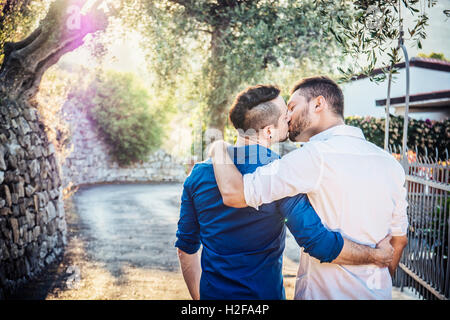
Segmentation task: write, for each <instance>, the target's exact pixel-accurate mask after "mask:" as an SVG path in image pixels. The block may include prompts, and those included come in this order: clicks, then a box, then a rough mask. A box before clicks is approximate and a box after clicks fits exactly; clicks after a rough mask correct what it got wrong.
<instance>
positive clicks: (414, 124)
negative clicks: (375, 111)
mask: <svg viewBox="0 0 450 320" xmlns="http://www.w3.org/2000/svg"><path fill="white" fill-rule="evenodd" d="M403 119H404V118H403V117H402V116H392V115H391V117H390V121H389V145H390V146H395V147H397V148H398V147H401V146H402V139H403ZM345 123H346V124H347V125H351V126H355V127H359V128H361V130H362V131H363V133H364V136H365V137H366V139H367V140H368V141H370V142H372V143H374V144H376V145H377V146H379V147H381V148H383V147H384V127H385V119H383V118H381V119H380V118H374V117H357V116H352V117H347V118H345ZM449 138H450V119H446V120H443V121H431V120H429V119H427V120H415V119H412V118H409V123H408V140H407V146H408V148H409V149H410V150H416V147H417V151H418V154H420V155H425V153H426V152H427V154H428V156H431V157H436V148H437V150H438V155H439V158H440V159H443V160H444V159H446V157H447V154H446V150H447V149H448V147H449V140H450V139H449Z"/></svg>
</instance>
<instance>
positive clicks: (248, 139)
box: [236, 135, 271, 148]
mask: <svg viewBox="0 0 450 320" xmlns="http://www.w3.org/2000/svg"><path fill="white" fill-rule="evenodd" d="M254 144H259V145H261V146H263V147H266V148H269V147H270V145H271V144H270V142H269V141H266V140H264V139H259V138H258V137H257V136H254V137H253V136H241V135H239V136H238V138H237V141H236V147H243V146H250V145H254Z"/></svg>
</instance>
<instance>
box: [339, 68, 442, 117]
mask: <svg viewBox="0 0 450 320" xmlns="http://www.w3.org/2000/svg"><path fill="white" fill-rule="evenodd" d="M387 85H388V81H387V80H386V81H384V82H382V83H380V84H376V83H374V82H371V81H370V80H369V79H368V78H364V79H360V80H355V81H351V82H349V83H346V84H343V85H342V86H341V87H342V90H343V92H344V116H346V117H348V116H373V117H378V118H379V117H384V115H385V113H384V107H377V106H376V105H375V100H379V99H386V97H387ZM449 89H450V72H444V71H437V70H430V69H425V68H418V67H415V66H413V67H411V68H410V94H417V93H426V92H431V91H440V90H449ZM405 93H406V72H405V69H404V68H403V69H400V70H399V74H397V75H396V76H395V79H393V82H392V86H391V98H395V97H400V96H404V95H405ZM391 114H394V111H393V110H392V111H391ZM411 117H414V118H416V117H418V118H420V119H425V118H427V117H429V118H430V119H431V117H433V118H435V116H434V115H433V114H432V113H430V114H426V113H420V114H418V115H414V114H411Z"/></svg>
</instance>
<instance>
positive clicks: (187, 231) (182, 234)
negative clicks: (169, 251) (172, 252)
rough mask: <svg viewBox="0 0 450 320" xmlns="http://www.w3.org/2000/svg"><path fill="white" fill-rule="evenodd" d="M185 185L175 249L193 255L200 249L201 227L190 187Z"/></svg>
mask: <svg viewBox="0 0 450 320" xmlns="http://www.w3.org/2000/svg"><path fill="white" fill-rule="evenodd" d="M187 182H188V180H186V182H185V183H184V186H183V194H182V196H181V207H180V219H179V220H178V230H177V233H176V236H177V240H176V242H175V247H177V248H179V249H180V250H182V251H184V252H186V253H188V254H193V253H196V252H197V251H198V249H199V248H200V225H199V223H198V219H197V214H196V212H195V208H194V204H193V201H192V195H191V193H190V186H189V184H188V183H187Z"/></svg>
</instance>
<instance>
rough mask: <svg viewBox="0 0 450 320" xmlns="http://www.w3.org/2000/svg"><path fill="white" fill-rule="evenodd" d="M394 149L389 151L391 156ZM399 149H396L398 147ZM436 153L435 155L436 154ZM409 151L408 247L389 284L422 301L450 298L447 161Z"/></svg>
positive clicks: (449, 200) (449, 166)
mask: <svg viewBox="0 0 450 320" xmlns="http://www.w3.org/2000/svg"><path fill="white" fill-rule="evenodd" d="M395 149H396V148H389V150H390V151H391V152H392V153H393V154H394V155H398V156H399V157H398V159H399V160H401V158H400V155H401V154H403V153H402V152H401V150H399V151H400V152H399V153H397V152H396V150H395ZM399 149H400V148H399ZM436 154H438V152H436ZM445 154H446V158H445V160H442V159H436V158H431V157H429V156H427V155H426V154H425V155H424V156H421V155H417V153H414V152H409V153H408V161H407V166H406V168H405V170H406V183H407V190H408V204H409V206H408V219H409V228H408V234H407V236H408V245H407V246H406V248H405V250H404V252H403V255H402V258H401V261H400V264H399V268H398V269H397V271H396V274H395V276H394V279H393V282H394V285H395V286H398V287H400V288H401V290H403V288H404V287H409V288H411V289H413V291H415V292H416V293H417V294H419V295H420V296H421V298H423V299H433V300H435V299H439V300H448V299H450V288H449V285H450V264H449V262H448V261H449V256H450V251H449V245H448V244H449V239H450V220H449V219H450V214H449V211H450V195H449V192H450V181H449V178H450V161H449V158H448V152H446V153H445Z"/></svg>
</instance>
